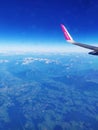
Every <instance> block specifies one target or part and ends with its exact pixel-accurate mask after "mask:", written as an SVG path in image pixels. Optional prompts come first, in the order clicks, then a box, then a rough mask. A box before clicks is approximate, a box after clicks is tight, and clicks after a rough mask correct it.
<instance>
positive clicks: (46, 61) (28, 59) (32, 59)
mask: <svg viewBox="0 0 98 130" xmlns="http://www.w3.org/2000/svg"><path fill="white" fill-rule="evenodd" d="M35 61H39V62H44V63H46V64H50V63H55V64H58V63H59V62H58V61H56V60H51V59H47V58H32V57H28V58H25V59H24V60H23V62H22V65H26V64H30V63H32V62H35Z"/></svg>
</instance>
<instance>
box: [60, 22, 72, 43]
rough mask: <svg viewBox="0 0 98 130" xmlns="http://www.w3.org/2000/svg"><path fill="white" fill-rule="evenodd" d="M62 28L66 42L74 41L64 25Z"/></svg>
mask: <svg viewBox="0 0 98 130" xmlns="http://www.w3.org/2000/svg"><path fill="white" fill-rule="evenodd" d="M61 28H62V31H63V33H64V36H65V38H66V40H68V41H70V40H73V39H72V37H71V36H70V34H69V33H68V31H67V29H66V28H65V26H64V25H63V24H61Z"/></svg>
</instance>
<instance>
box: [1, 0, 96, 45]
mask: <svg viewBox="0 0 98 130" xmlns="http://www.w3.org/2000/svg"><path fill="white" fill-rule="evenodd" d="M97 13H98V1H97V0H1V1H0V44H6V43H7V44H10V43H11V44H23V45H24V44H35V45H36V44H63V43H64V42H65V41H64V37H63V34H62V32H61V28H60V23H63V24H65V25H66V27H67V28H68V30H69V31H70V33H71V34H72V35H73V37H74V38H75V39H76V40H78V41H81V42H88V43H92V42H94V43H96V42H97V41H98V37H97V35H98V14H97Z"/></svg>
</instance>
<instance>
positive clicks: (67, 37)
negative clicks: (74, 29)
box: [61, 24, 98, 55]
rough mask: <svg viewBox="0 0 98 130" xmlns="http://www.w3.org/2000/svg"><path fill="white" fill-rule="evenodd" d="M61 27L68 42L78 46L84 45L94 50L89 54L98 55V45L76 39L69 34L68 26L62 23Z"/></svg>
mask: <svg viewBox="0 0 98 130" xmlns="http://www.w3.org/2000/svg"><path fill="white" fill-rule="evenodd" d="M61 28H62V31H63V33H64V37H65V39H66V41H67V42H69V43H72V44H74V45H77V46H80V47H84V48H87V49H90V50H93V52H89V54H92V55H98V47H96V46H92V45H87V44H83V43H79V42H76V41H74V40H73V38H72V37H71V35H70V34H69V32H68V30H67V29H66V27H65V26H64V25H63V24H61Z"/></svg>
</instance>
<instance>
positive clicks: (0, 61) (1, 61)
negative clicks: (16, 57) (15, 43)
mask: <svg viewBox="0 0 98 130" xmlns="http://www.w3.org/2000/svg"><path fill="white" fill-rule="evenodd" d="M8 62H9V61H8V60H2V59H1V60H0V63H8Z"/></svg>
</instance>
